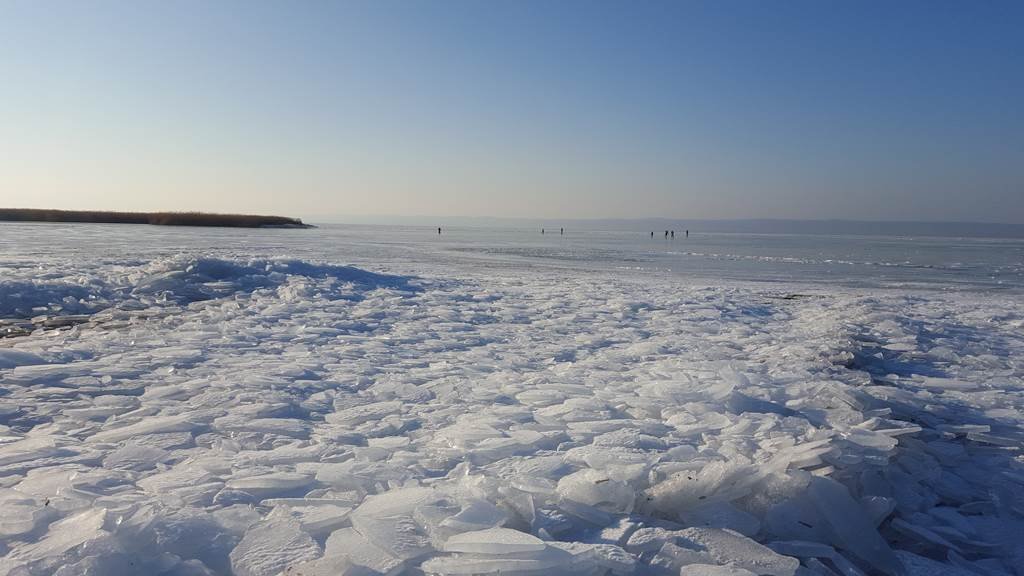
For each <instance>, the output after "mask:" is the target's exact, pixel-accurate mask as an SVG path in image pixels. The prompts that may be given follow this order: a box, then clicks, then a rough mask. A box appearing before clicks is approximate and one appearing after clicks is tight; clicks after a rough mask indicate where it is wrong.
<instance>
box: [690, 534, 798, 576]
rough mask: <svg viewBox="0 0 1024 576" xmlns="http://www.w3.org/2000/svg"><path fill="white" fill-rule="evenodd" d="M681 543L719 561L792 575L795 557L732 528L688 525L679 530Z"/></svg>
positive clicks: (760, 571)
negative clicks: (785, 554) (777, 551)
mask: <svg viewBox="0 0 1024 576" xmlns="http://www.w3.org/2000/svg"><path fill="white" fill-rule="evenodd" d="M677 534H678V535H679V539H678V545H679V546H683V547H686V548H691V549H693V550H698V551H701V552H705V553H707V554H708V555H709V556H711V558H713V559H714V561H715V562H716V563H718V564H723V565H724V564H728V565H731V566H735V567H738V568H744V569H747V570H751V571H753V572H754V573H755V574H768V575H771V576H793V574H795V573H796V569H797V568H798V567H799V566H800V561H799V560H797V559H796V558H790V557H789V556H783V555H781V554H777V553H775V552H774V551H772V550H771V549H770V548H767V547H765V546H762V545H761V544H758V543H757V542H755V541H753V540H751V539H750V538H747V537H746V536H743V535H742V534H739V533H736V532H733V531H731V530H720V529H718V528H686V529H684V530H679V531H678V532H677Z"/></svg>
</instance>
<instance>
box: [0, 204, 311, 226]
mask: <svg viewBox="0 0 1024 576" xmlns="http://www.w3.org/2000/svg"><path fill="white" fill-rule="evenodd" d="M0 221H5V222H86V223H93V224H152V225H154V226H224V227H229V228H313V226H310V225H308V224H303V223H302V220H300V219H299V218H288V217H285V216H254V215H251V214H208V213H205V212H104V211H95V210H45V209H36V208H0Z"/></svg>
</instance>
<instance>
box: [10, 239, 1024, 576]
mask: <svg viewBox="0 0 1024 576" xmlns="http://www.w3.org/2000/svg"><path fill="white" fill-rule="evenodd" d="M13 226H14V227H15V228H16V229H17V230H18V234H17V237H16V238H12V239H10V240H8V241H6V242H5V243H4V247H5V249H6V250H5V251H3V253H2V255H0V335H3V336H4V337H3V338H2V339H0V553H2V554H3V555H4V559H3V560H2V564H0V566H2V568H3V570H0V573H3V571H5V570H6V571H8V572H11V573H13V574H29V575H40V574H55V573H56V574H62V575H69V574H83V573H93V574H114V575H120V574H136V573H152V574H176V575H191V574H196V575H199V574H204V575H205V574H231V573H235V574H277V573H284V574H306V575H314V574H315V575H326V574H331V575H334V574H349V575H365V574H403V573H408V574H420V573H437V574H478V573H497V572H499V571H500V572H501V573H502V574H530V573H532V574H586V575H595V576H596V575H604V574H616V575H618V574H652V575H653V574H658V575H660V574H709V575H716V574H745V573H756V574H793V575H794V576H795V575H796V574H801V575H802V574H810V573H820V574H843V575H858V574H880V573H889V574H901V573H910V574H916V573H922V574H924V573H949V574H959V573H963V571H965V570H966V571H968V572H971V573H974V574H993V575H997V574H1007V573H1013V571H1014V570H1015V569H1017V567H1018V566H1019V565H1020V563H1021V562H1020V560H1021V558H1022V557H1024V556H1022V552H1021V548H1020V543H1019V541H1018V540H1019V538H1016V537H1015V535H1017V534H1020V533H1021V532H1022V531H1024V524H1022V512H1024V498H1022V497H1021V496H1020V494H1021V493H1022V492H1021V489H1022V488H1024V460H1021V458H1022V456H1021V448H1022V446H1024V444H1022V440H1024V416H1022V414H1024V411H1022V409H1024V368H1022V366H1021V365H1020V362H1019V361H1018V360H1017V359H1018V358H1020V357H1021V356H1022V355H1024V300H1022V299H1021V298H1020V295H1021V293H1022V292H1024V291H1022V290H1021V288H1022V287H1024V281H1021V279H1020V278H1019V277H1018V276H1019V275H1020V273H1021V272H1022V271H1024V269H1022V268H1021V267H1020V264H1019V262H1016V261H1015V260H1013V258H1017V260H1019V254H1020V252H1014V251H1013V249H1011V248H1012V247H1014V246H1016V245H1012V246H1010V247H1008V246H1004V245H1000V246H996V247H992V246H987V245H986V248H987V249H990V250H988V252H986V256H985V257H984V258H980V259H979V258H977V256H978V253H977V252H973V251H972V252H971V253H972V254H974V257H975V260H977V262H976V265H977V268H972V269H970V270H968V269H966V268H964V267H960V268H955V267H948V266H947V267H945V268H943V267H942V266H941V262H940V260H941V259H942V257H941V256H940V255H936V254H937V252H935V250H937V249H936V248H935V247H934V246H931V245H930V244H928V242H923V241H909V240H892V241H891V244H886V245H885V247H882V246H876V248H877V249H878V250H879V251H880V254H885V253H886V252H885V251H886V250H894V248H892V246H893V245H899V246H903V248H905V249H907V250H906V252H907V254H912V255H909V256H905V257H904V258H902V259H900V258H896V257H895V256H894V255H892V254H890V255H891V256H894V257H893V258H890V259H888V260H886V261H887V262H888V264H887V265H884V266H883V265H882V264H881V263H878V260H873V259H869V258H867V257H866V255H865V257H864V258H862V259H860V260H857V259H856V258H854V259H853V260H850V262H854V260H857V262H859V263H848V264H841V263H838V262H832V263H826V262H824V261H823V260H821V258H820V255H818V252H819V251H822V250H825V251H827V250H838V249H840V248H841V249H842V250H843V251H847V252H850V253H857V251H858V250H861V249H862V248H861V245H860V244H859V242H861V241H860V240H858V241H857V242H850V241H847V242H848V243H847V244H843V245H842V246H840V247H837V246H835V245H831V244H829V243H830V242H835V240H822V239H818V243H824V244H825V246H824V247H822V246H818V245H817V244H815V245H814V246H810V245H805V244H801V242H807V240H806V239H805V240H798V239H792V238H787V239H775V238H759V239H758V242H760V243H762V244H764V246H776V247H777V248H779V249H782V248H785V249H786V250H789V251H791V252H793V253H791V254H788V255H783V256H779V255H771V254H763V253H761V252H763V251H765V250H768V248H765V247H764V246H759V245H754V244H751V243H750V242H749V240H748V239H740V238H731V239H727V240H726V239H721V238H718V239H703V240H695V239H693V238H691V241H692V242H697V241H701V242H712V241H714V242H719V243H720V244H721V245H720V246H719V247H718V248H716V249H714V250H712V249H711V248H710V247H705V248H707V250H704V249H703V248H702V249H697V248H696V247H694V248H693V249H687V250H684V251H680V250H669V248H671V246H666V247H665V248H666V251H665V252H661V251H660V250H658V249H657V247H654V246H652V245H648V244H645V243H636V242H633V241H632V240H628V239H624V237H622V236H601V235H593V236H586V237H584V236H581V237H580V238H579V239H577V238H575V237H573V238H564V239H559V240H557V241H558V242H561V244H557V245H554V244H548V242H549V240H550V239H543V240H537V239H535V240H529V241H528V240H525V239H524V238H522V237H521V236H519V235H517V234H518V233H513V232H508V233H505V234H503V235H488V234H490V232H468V231H467V232H464V233H461V232H460V233H458V234H455V233H453V234H452V235H451V236H444V237H442V238H440V239H438V238H436V234H435V235H434V236H432V237H430V238H429V239H422V238H417V237H416V235H417V234H418V232H417V231H416V230H415V229H407V230H398V229H388V230H387V231H386V232H387V235H388V237H387V239H386V241H384V236H383V235H379V234H380V233H381V229H348V228H324V229H322V230H320V231H301V233H302V235H301V236H300V235H291V234H289V233H288V232H286V231H273V232H267V231H262V232H259V233H257V232H251V231H216V230H210V231H206V230H203V231H189V233H188V234H183V233H182V232H178V231H173V230H169V231H155V232H149V233H148V234H153V235H155V236H150V235H138V233H137V232H131V231H127V230H122V229H120V228H116V229H114V230H108V231H107V232H105V236H104V238H102V239H97V238H91V237H90V236H89V234H88V230H90V228H89V227H87V226H82V227H75V229H74V230H73V231H67V234H66V235H61V236H59V237H54V236H53V235H46V234H41V232H40V230H42V229H45V227H42V226H37V227H31V226H29V227H19V226H18V225H13ZM15 228H9V227H8V225H6V224H5V225H4V226H3V227H0V236H2V235H3V234H5V233H7V232H5V231H6V230H13V229H15ZM278 232H280V233H278ZM494 234H497V233H494ZM109 235H114V237H115V238H114V239H113V240H112V239H111V238H110V236H109ZM118 235H124V237H123V238H121V240H120V241H118V240H116V238H117V237H118ZM65 236H66V238H65ZM0 240H2V238H0ZM112 242H113V243H114V244H116V249H112V248H110V246H111V245H112V244H111V243H112ZM530 242H533V243H534V244H533V245H529V246H523V245H522V244H524V243H527V244H529V243H530ZM922 242H923V243H922ZM592 243H596V244H592ZM779 243H782V244H781V245H780V244H779ZM1018 248H1019V247H1018ZM959 249H963V247H961V248H958V250H959ZM929 251H931V252H929ZM741 253H743V254H741ZM920 254H931V256H927V257H925V256H920ZM1007 254H1010V255H1011V256H1007ZM1013 254H1017V256H1012V255H1013ZM741 256H743V257H741ZM748 256H749V258H748ZM900 256H903V253H901V254H900ZM879 257H880V256H879ZM786 258H795V259H796V260H793V261H791V260H787V259H786ZM916 258H926V259H929V258H930V259H932V260H933V261H930V264H929V265H934V266H938V267H932V268H927V267H924V266H918V267H911V266H906V265H904V264H903V262H905V261H907V260H911V259H916ZM985 258H988V259H989V260H985ZM1008 259H1009V260H1008ZM996 260H998V261H999V262H1001V263H1000V264H998V265H996V264H995V261H996ZM870 262H875V263H874V264H872V263H870ZM1015 262H1016V263H1015ZM339 263H346V264H348V263H351V264H353V265H354V266H347V265H344V266H343V265H339ZM1014 266H1016V268H1014ZM883 268H884V269H885V274H880V273H879V272H878V270H880V269H883ZM844 270H845V271H846V272H843V271H844ZM854 270H856V271H857V272H856V273H854V272H853V271H854ZM981 270H984V271H985V272H984V273H982V272H980V271H981ZM701 274H708V276H702V275H701ZM743 274H749V275H748V276H744V279H740V280H737V277H738V276H742V275H743ZM1015 274H1016V276H1015ZM993 278H997V279H998V280H993ZM762 279H765V280H773V282H772V283H769V284H765V283H756V282H751V281H748V280H762ZM998 282H1003V284H1001V285H1000V284H998ZM936 288H941V289H936ZM72 316H74V318H72ZM61 317H63V318H64V321H62V320H61ZM12 323H16V324H12ZM14 325H16V326H19V327H22V326H27V327H28V328H27V329H22V328H19V330H20V332H19V331H15V332H11V331H7V332H2V330H3V327H4V326H14ZM126 567H127V568H126ZM744 571H746V572H744Z"/></svg>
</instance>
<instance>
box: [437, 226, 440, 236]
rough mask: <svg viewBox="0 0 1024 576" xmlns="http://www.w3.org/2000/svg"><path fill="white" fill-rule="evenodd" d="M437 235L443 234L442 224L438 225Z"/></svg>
mask: <svg viewBox="0 0 1024 576" xmlns="http://www.w3.org/2000/svg"><path fill="white" fill-rule="evenodd" d="M437 235H438V236H440V235H441V227H440V226H438V227H437Z"/></svg>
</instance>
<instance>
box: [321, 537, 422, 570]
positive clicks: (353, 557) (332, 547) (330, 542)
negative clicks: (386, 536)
mask: <svg viewBox="0 0 1024 576" xmlns="http://www.w3.org/2000/svg"><path fill="white" fill-rule="evenodd" d="M338 557H345V558H348V559H349V560H350V561H351V562H352V563H354V564H357V565H359V566H364V567H366V568H368V569H370V570H372V571H373V573H375V574H397V573H398V572H399V571H400V570H401V569H402V566H403V563H402V561H401V560H400V559H398V558H396V557H394V556H393V555H391V554H389V553H388V552H387V551H385V550H382V549H381V548H380V547H379V546H377V545H375V544H374V543H373V542H371V541H370V540H367V539H366V537H364V536H363V535H362V534H360V533H359V532H358V531H356V530H355V529H353V528H342V529H340V530H335V531H334V532H332V533H331V535H330V536H329V537H328V538H327V542H326V544H325V545H324V557H323V559H321V560H320V561H319V564H332V563H334V561H333V560H332V559H334V558H338Z"/></svg>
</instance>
